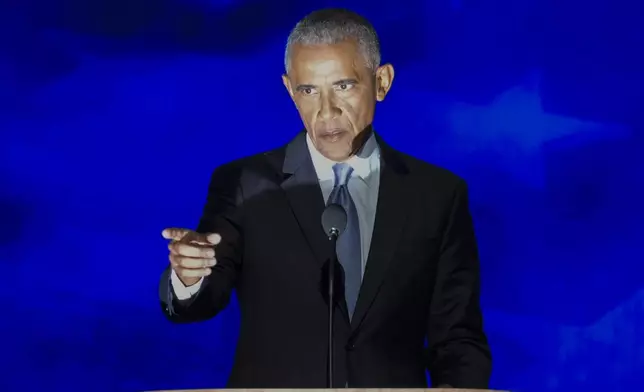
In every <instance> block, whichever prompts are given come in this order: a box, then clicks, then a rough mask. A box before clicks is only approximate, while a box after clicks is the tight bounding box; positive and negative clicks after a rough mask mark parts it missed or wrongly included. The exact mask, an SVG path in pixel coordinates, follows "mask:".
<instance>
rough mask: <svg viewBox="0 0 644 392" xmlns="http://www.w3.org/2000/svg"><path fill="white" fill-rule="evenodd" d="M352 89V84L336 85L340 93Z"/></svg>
mask: <svg viewBox="0 0 644 392" xmlns="http://www.w3.org/2000/svg"><path fill="white" fill-rule="evenodd" d="M352 87H353V84H350V83H342V84H339V85H338V88H339V89H340V90H342V91H347V90H351V88H352Z"/></svg>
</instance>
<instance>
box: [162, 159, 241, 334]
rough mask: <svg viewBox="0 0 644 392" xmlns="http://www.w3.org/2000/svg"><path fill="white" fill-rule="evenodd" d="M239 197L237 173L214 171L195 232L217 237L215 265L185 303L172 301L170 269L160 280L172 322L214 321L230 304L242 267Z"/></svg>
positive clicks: (224, 168) (164, 306) (228, 169)
mask: <svg viewBox="0 0 644 392" xmlns="http://www.w3.org/2000/svg"><path fill="white" fill-rule="evenodd" d="M242 200H243V197H242V193H241V186H240V182H239V171H238V170H236V169H235V168H234V167H232V166H230V165H224V166H221V167H219V168H217V169H216V170H215V171H214V173H213V175H212V178H211V180H210V186H209V188H208V197H207V200H206V206H205V208H204V211H203V214H202V217H201V220H200V222H199V226H198V227H197V230H196V231H197V232H200V233H218V234H220V235H221V242H220V243H219V244H218V245H217V246H216V247H215V258H216V259H217V264H216V265H215V266H214V267H213V269H212V273H211V274H210V275H209V276H207V277H206V278H205V279H204V281H203V283H202V285H201V288H200V289H199V291H198V292H197V294H195V295H194V296H192V297H191V298H189V299H187V300H178V299H177V298H176V297H174V293H173V291H172V286H171V283H170V271H171V269H170V267H169V266H168V268H166V270H165V271H164V273H163V274H162V276H161V282H160V285H159V296H160V299H161V306H162V309H163V311H164V313H165V315H166V316H167V317H168V318H169V319H170V320H171V321H174V322H193V321H201V320H206V319H209V318H212V317H214V316H215V315H217V313H219V312H220V311H221V310H223V309H224V308H225V307H226V305H227V304H228V302H229V300H230V296H231V293H232V290H233V288H234V287H235V284H236V281H237V276H238V274H239V271H240V269H241V264H242V257H243V255H242V250H243V243H242V219H243V206H242Z"/></svg>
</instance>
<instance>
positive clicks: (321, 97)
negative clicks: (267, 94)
mask: <svg viewBox="0 0 644 392" xmlns="http://www.w3.org/2000/svg"><path fill="white" fill-rule="evenodd" d="M393 74H394V73H393V67H392V66H391V65H389V64H387V65H383V66H381V67H379V68H378V69H377V70H376V72H375V73H374V71H373V70H371V69H369V68H367V67H366V65H365V61H364V57H363V55H362V53H361V52H360V50H359V47H358V45H357V44H356V43H355V42H353V41H345V42H341V43H338V44H333V45H294V46H293V47H292V48H291V63H290V70H289V74H288V75H284V76H283V78H282V79H283V82H284V86H286V89H287V90H288V92H289V94H290V95H291V98H292V99H293V102H295V105H296V107H297V110H298V112H299V113H300V117H301V118H302V121H303V122H304V126H305V127H306V131H307V132H308V134H309V136H310V137H311V140H312V141H313V143H314V144H315V147H316V148H317V150H318V151H320V153H321V154H322V155H324V156H325V157H327V158H329V159H331V160H334V161H344V160H346V159H347V158H349V157H350V156H351V155H353V154H354V153H355V152H356V150H357V149H358V148H359V147H360V146H361V145H362V143H363V142H364V138H363V137H361V136H363V135H366V133H364V134H363V133H362V132H363V131H365V130H366V129H368V127H369V126H370V125H371V122H372V121H373V115H374V109H375V104H376V101H382V100H383V99H384V98H385V95H386V94H387V92H388V91H389V88H390V86H391V82H392V80H393Z"/></svg>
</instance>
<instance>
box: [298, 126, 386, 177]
mask: <svg viewBox="0 0 644 392" xmlns="http://www.w3.org/2000/svg"><path fill="white" fill-rule="evenodd" d="M306 145H307V147H308V149H309V153H310V154H311V160H312V161H313V167H314V168H315V172H316V173H317V176H318V180H320V181H325V180H333V165H335V164H336V163H338V162H335V161H332V160H330V159H329V158H327V157H325V156H324V155H322V154H320V152H319V151H318V150H317V149H316V148H315V146H314V145H313V141H312V140H311V138H310V136H309V135H308V133H307V135H306ZM346 163H348V164H349V165H350V166H351V167H352V168H353V173H352V174H351V176H352V177H354V176H358V177H361V178H362V179H364V180H366V179H367V178H368V177H369V175H370V174H371V173H373V172H375V171H378V170H379V169H380V147H379V146H378V142H377V141H376V137H375V136H374V134H373V133H372V134H371V136H369V139H368V140H367V141H366V142H365V144H364V146H362V148H361V149H360V151H359V152H358V153H357V154H356V155H353V156H352V157H351V158H349V159H348V160H347V161H346Z"/></svg>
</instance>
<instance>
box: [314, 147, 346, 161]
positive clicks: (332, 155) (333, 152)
mask: <svg viewBox="0 0 644 392" xmlns="http://www.w3.org/2000/svg"><path fill="white" fill-rule="evenodd" d="M334 147H335V148H323V149H322V150H321V151H320V153H321V154H322V155H324V156H325V157H326V158H328V159H330V160H332V161H336V162H344V161H346V160H347V159H349V157H350V156H351V149H350V148H348V147H346V148H342V149H340V148H338V146H334Z"/></svg>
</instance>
